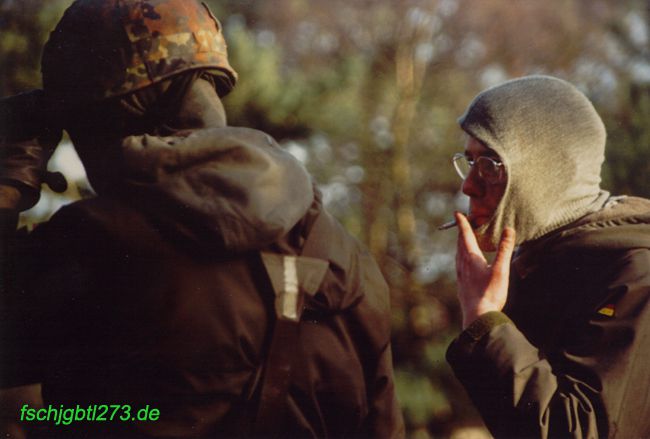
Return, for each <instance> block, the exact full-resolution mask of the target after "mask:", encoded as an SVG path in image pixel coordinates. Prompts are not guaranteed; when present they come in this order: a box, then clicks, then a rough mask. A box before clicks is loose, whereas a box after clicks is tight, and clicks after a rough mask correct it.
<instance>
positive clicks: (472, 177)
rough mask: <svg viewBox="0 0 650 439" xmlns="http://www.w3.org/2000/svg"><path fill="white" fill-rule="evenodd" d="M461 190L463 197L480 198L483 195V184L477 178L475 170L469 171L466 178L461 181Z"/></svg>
mask: <svg viewBox="0 0 650 439" xmlns="http://www.w3.org/2000/svg"><path fill="white" fill-rule="evenodd" d="M461 190H462V191H463V193H464V194H465V195H467V196H468V197H471V198H480V197H482V196H483V194H484V193H485V183H484V182H483V181H482V179H481V178H480V177H479V176H478V171H477V170H476V169H475V168H472V169H471V170H470V171H469V174H468V175H467V178H465V180H463V185H462V186H461Z"/></svg>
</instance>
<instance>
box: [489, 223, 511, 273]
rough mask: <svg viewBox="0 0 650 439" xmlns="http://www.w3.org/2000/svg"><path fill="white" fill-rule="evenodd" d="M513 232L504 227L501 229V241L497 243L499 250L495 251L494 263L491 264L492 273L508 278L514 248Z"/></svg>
mask: <svg viewBox="0 0 650 439" xmlns="http://www.w3.org/2000/svg"><path fill="white" fill-rule="evenodd" d="M515 236H516V235H515V230H514V229H512V228H510V227H506V228H505V229H503V233H502V234H501V240H500V241H499V248H498V249H497V254H496V255H495V257H494V263H493V264H492V267H493V271H494V273H495V274H497V273H498V275H501V276H504V275H505V276H506V277H507V276H508V275H509V273H510V259H511V258H512V252H513V251H514V248H515V241H516V240H515Z"/></svg>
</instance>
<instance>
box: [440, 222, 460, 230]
mask: <svg viewBox="0 0 650 439" xmlns="http://www.w3.org/2000/svg"><path fill="white" fill-rule="evenodd" d="M457 225H458V223H457V222H456V220H451V221H449V222H447V223H444V224H443V225H441V226H440V227H438V230H447V229H451V228H452V227H456V226H457Z"/></svg>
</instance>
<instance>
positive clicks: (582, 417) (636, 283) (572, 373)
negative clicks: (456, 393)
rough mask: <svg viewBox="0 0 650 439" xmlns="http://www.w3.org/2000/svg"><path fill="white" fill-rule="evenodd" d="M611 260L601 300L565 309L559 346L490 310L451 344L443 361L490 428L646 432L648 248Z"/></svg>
mask: <svg viewBox="0 0 650 439" xmlns="http://www.w3.org/2000/svg"><path fill="white" fill-rule="evenodd" d="M618 262H620V265H619V264H618ZM617 265H618V266H619V267H620V269H618V270H616V272H615V274H614V276H612V280H611V282H608V283H607V285H605V286H604V289H603V291H602V293H603V294H602V296H601V295H599V294H597V293H598V292H595V291H594V292H593V293H594V294H596V295H598V296H599V297H601V298H602V299H603V300H598V303H595V302H594V303H595V305H593V306H591V307H590V308H589V309H586V310H583V312H582V314H581V315H574V316H573V318H574V321H573V322H571V323H569V324H568V326H565V327H568V328H573V329H574V330H575V331H572V333H571V334H562V337H561V338H562V341H561V342H560V346H559V349H553V350H552V351H550V350H549V351H544V352H542V351H540V350H539V349H538V348H537V347H536V346H533V345H532V344H531V343H530V342H529V341H528V340H527V339H526V337H525V336H524V334H523V333H522V332H521V331H520V330H519V329H518V328H517V327H516V326H515V324H514V323H513V322H512V321H511V320H510V319H509V318H508V317H507V316H506V315H505V314H503V313H498V312H493V313H487V314H485V315H483V316H481V317H480V318H479V319H478V320H477V321H475V322H474V323H473V324H472V325H470V326H469V327H468V328H467V329H466V330H465V331H464V332H463V333H461V335H460V336H459V337H458V338H457V339H456V340H455V341H454V342H453V343H452V344H451V346H450V347H449V349H448V351H447V360H448V362H449V363H450V365H451V366H452V368H453V370H454V372H455V374H456V376H457V377H458V379H459V380H460V381H461V382H462V384H463V385H464V387H465V388H466V390H467V392H468V393H469V395H470V397H471V398H472V400H473V401H474V403H475V405H476V406H477V408H478V409H479V411H480V412H481V414H482V416H483V418H484V421H485V423H486V425H487V426H488V428H489V429H490V431H491V432H492V434H493V435H494V436H495V437H526V438H527V437H540V438H547V437H575V438H587V437H589V438H595V437H620V438H623V437H647V436H648V434H650V421H649V420H647V418H648V413H650V398H648V397H647V389H648V388H649V386H650V373H649V366H647V360H646V359H647V358H649V356H650V343H649V341H650V340H649V337H650V304H649V299H650V250H648V249H636V250H631V251H628V252H627V253H626V254H625V255H624V256H623V257H622V259H620V260H619V261H617ZM520 293H521V294H525V293H526V292H525V291H521V292H520ZM558 306H562V304H558ZM604 307H606V309H607V311H604Z"/></svg>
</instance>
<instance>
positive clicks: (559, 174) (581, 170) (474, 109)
mask: <svg viewBox="0 0 650 439" xmlns="http://www.w3.org/2000/svg"><path fill="white" fill-rule="evenodd" d="M458 122H459V123H460V126H461V127H462V129H463V130H465V132H467V133H468V134H470V135H472V136H473V137H475V138H477V139H478V140H480V141H482V142H483V143H484V144H485V145H486V146H487V147H489V148H491V149H493V150H494V151H495V152H496V153H497V154H499V156H500V157H501V160H502V162H503V164H504V165H505V169H506V172H507V175H508V180H507V184H506V188H505V192H504V194H503V197H502V199H501V202H500V203H499V205H498V207H497V209H496V211H495V213H494V215H493V217H492V218H491V220H490V222H488V223H487V224H484V225H483V226H481V227H479V228H477V229H476V233H477V235H479V236H480V237H481V240H482V241H484V242H490V243H491V244H492V245H493V246H495V247H496V244H497V243H498V241H499V238H500V235H501V231H502V230H503V228H504V227H506V226H509V227H513V228H514V229H515V231H516V232H517V244H518V245H519V244H522V243H524V242H527V241H530V240H534V239H536V238H539V237H541V236H543V235H545V234H546V233H548V232H551V231H553V230H555V229H557V228H559V227H562V226H564V225H566V224H569V223H570V222H573V221H575V220H576V219H578V218H580V217H582V216H584V215H586V214H588V213H591V212H594V211H596V210H598V209H600V208H601V207H602V205H603V204H604V202H605V200H606V198H607V196H608V193H607V192H605V191H602V190H601V189H600V168H601V165H602V163H603V161H604V159H605V139H606V132H605V127H604V125H603V122H602V120H601V119H600V117H599V116H598V114H597V113H596V110H595V109H594V107H593V105H592V104H591V102H590V101H589V100H588V99H587V98H586V97H585V96H584V95H583V94H582V93H581V92H580V91H579V90H578V89H577V88H575V87H574V86H573V85H571V84H569V83H568V82H566V81H563V80H561V79H557V78H553V77H549V76H527V77H523V78H519V79H514V80H511V81H507V82H505V83H503V84H501V85H497V86H495V87H492V88H489V89H487V90H485V91H483V92H482V93H480V94H479V95H478V96H476V98H474V100H473V101H472V102H471V104H470V105H469V107H468V108H467V110H466V111H465V114H464V115H463V116H461V117H460V119H459V120H458Z"/></svg>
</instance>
